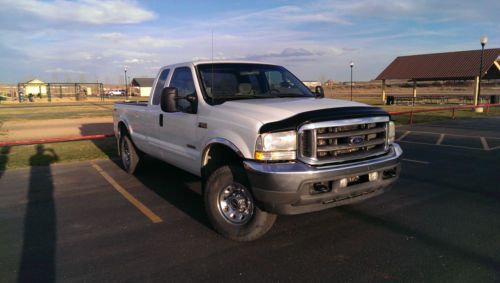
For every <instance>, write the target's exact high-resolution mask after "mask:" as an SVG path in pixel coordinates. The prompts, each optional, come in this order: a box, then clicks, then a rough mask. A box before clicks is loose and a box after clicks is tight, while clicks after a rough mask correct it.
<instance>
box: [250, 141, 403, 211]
mask: <svg viewBox="0 0 500 283" xmlns="http://www.w3.org/2000/svg"><path fill="white" fill-rule="evenodd" d="M402 153H403V151H402V149H401V147H400V146H399V145H398V144H392V145H391V147H390V150H389V152H388V153H386V154H385V155H383V156H380V157H377V158H373V159H369V160H363V161H358V162H354V163H349V164H337V165H327V166H311V165H308V164H305V163H302V162H292V163H260V162H255V161H250V160H246V161H244V162H243V164H244V167H245V170H246V171H247V175H248V178H249V181H250V184H251V186H252V191H253V194H254V196H255V198H256V200H257V202H258V203H259V205H260V206H261V208H262V209H264V210H266V211H269V212H272V213H277V214H301V213H307V212H312V211H318V210H323V209H327V208H331V207H335V206H339V205H344V204H350V203H353V202H358V201H361V200H364V199H367V198H370V197H374V196H376V195H379V194H381V193H383V192H384V191H385V190H387V189H388V187H389V186H390V185H391V184H392V183H393V182H394V181H396V180H397V179H398V177H399V172H400V168H401V167H400V166H401V165H400V159H401V155H402ZM371 172H378V178H377V179H376V180H372V181H369V180H368V173H371ZM343 178H350V179H351V180H353V181H352V183H350V184H349V185H348V186H347V187H340V185H339V184H340V180H341V179H343ZM354 178H358V180H357V181H356V179H354ZM320 185H322V186H323V187H322V188H326V190H322V191H321V192H318V191H317V190H315V187H316V186H320Z"/></svg>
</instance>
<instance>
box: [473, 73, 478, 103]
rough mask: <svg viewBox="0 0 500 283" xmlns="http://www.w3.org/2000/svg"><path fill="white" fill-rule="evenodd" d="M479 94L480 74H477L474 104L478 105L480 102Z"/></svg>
mask: <svg viewBox="0 0 500 283" xmlns="http://www.w3.org/2000/svg"><path fill="white" fill-rule="evenodd" d="M478 95H479V76H477V77H476V78H475V79H474V106H477V105H478V103H479V100H478Z"/></svg>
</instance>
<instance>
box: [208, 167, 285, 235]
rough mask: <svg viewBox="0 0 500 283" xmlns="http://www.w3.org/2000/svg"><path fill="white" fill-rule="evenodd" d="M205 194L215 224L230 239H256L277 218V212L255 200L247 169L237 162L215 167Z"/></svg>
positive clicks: (211, 220)
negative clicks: (263, 207)
mask: <svg viewBox="0 0 500 283" xmlns="http://www.w3.org/2000/svg"><path fill="white" fill-rule="evenodd" d="M203 198H204V202H205V209H206V211H207V215H208V218H209V220H210V222H211V223H212V226H213V227H214V228H215V230H216V231H217V232H219V233H220V234H222V235H223V236H224V237H226V238H229V239H231V240H235V241H241V242H248V241H253V240H256V239H258V238H260V237H262V236H263V235H264V234H266V233H267V232H268V231H269V230H270V229H271V227H272V226H273V224H274V222H275V221H276V215H275V214H272V213H268V212H265V211H263V210H261V209H260V208H259V207H258V206H257V205H256V204H255V202H254V199H253V196H252V193H251V191H250V186H249V183H248V181H247V177H246V174H245V171H244V170H243V169H242V168H241V166H238V165H225V166H222V167H220V168H218V169H216V170H215V171H213V173H212V174H211V175H210V177H209V178H208V180H207V182H206V186H205V190H204V195H203Z"/></svg>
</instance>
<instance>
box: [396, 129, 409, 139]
mask: <svg viewBox="0 0 500 283" xmlns="http://www.w3.org/2000/svg"><path fill="white" fill-rule="evenodd" d="M410 133H411V131H406V132H405V133H404V134H402V135H401V136H400V137H399V138H398V139H397V140H398V141H401V140H403V139H404V138H405V137H406V136H407V135H409V134H410Z"/></svg>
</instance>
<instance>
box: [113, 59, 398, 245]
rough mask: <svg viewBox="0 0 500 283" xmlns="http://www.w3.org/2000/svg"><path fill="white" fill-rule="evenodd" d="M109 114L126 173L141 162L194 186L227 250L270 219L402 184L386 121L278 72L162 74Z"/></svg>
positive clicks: (254, 66)
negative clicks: (172, 169) (152, 160)
mask: <svg viewBox="0 0 500 283" xmlns="http://www.w3.org/2000/svg"><path fill="white" fill-rule="evenodd" d="M113 114H114V115H113V119H114V130H115V135H116V138H117V141H118V152H119V154H120V156H121V159H122V162H123V167H124V169H125V170H127V171H128V172H129V173H131V174H133V173H135V172H136V170H137V169H138V167H139V166H140V165H141V161H142V160H143V155H144V154H148V155H150V156H153V157H156V158H158V159H161V160H164V161H165V162H168V163H170V164H172V165H174V166H177V167H178V168H181V169H183V170H186V171H188V172H190V173H192V174H195V175H197V176H200V177H201V181H202V184H203V199H204V203H205V208H206V212H207V215H208V218H209V220H210V222H211V223H212V225H213V227H214V228H215V230H217V231H218V232H219V233H221V234H222V235H224V236H225V237H228V238H230V239H233V240H238V241H251V240H255V239H257V238H259V237H261V236H263V235H264V234H265V233H266V232H267V231H269V229H270V228H271V227H272V225H273V223H274V222H275V220H276V215H277V214H299V213H307V212H312V211H318V210H322V209H327V208H331V207H335V206H339V205H345V204H350V203H354V202H358V201H361V200H365V199H368V198H371V197H374V196H376V195H379V194H381V193H383V192H384V191H385V190H386V189H387V188H388V187H389V186H390V185H391V184H392V183H393V182H394V181H396V179H397V178H398V176H399V171H400V158H401V154H402V150H401V148H400V147H399V145H397V144H396V143H394V136H395V128H394V123H393V122H391V121H390V116H389V114H388V113H387V112H385V111H383V110H381V109H379V108H375V107H371V106H369V105H365V104H361V103H356V102H352V101H343V100H335V99H327V98H324V94H323V89H322V88H321V87H317V88H316V90H315V92H312V91H310V90H309V89H308V88H307V87H306V86H304V84H303V83H302V82H301V81H300V80H299V79H297V77H295V76H294V75H293V74H292V73H291V72H289V71H288V70H286V69H285V68H284V67H281V66H278V65H273V64H265V63H254V62H227V61H217V62H189V63H182V64H176V65H170V66H166V67H163V68H161V69H160V71H159V73H158V76H157V78H156V79H155V82H154V86H153V89H152V91H151V96H150V100H149V102H147V103H117V104H116V105H115V108H114V112H113Z"/></svg>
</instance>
